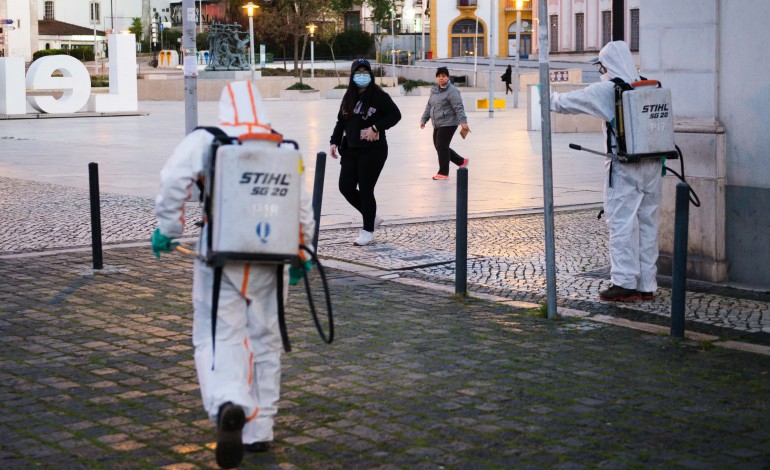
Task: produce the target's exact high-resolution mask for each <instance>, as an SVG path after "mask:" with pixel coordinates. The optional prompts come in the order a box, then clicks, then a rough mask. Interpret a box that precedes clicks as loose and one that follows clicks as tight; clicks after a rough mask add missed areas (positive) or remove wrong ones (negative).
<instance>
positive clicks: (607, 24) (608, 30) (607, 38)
mask: <svg viewBox="0 0 770 470" xmlns="http://www.w3.org/2000/svg"><path fill="white" fill-rule="evenodd" d="M611 41H612V12H611V11H603V12H602V46H604V45H605V44H607V43H608V42H611Z"/></svg>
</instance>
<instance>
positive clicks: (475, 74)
mask: <svg viewBox="0 0 770 470" xmlns="http://www.w3.org/2000/svg"><path fill="white" fill-rule="evenodd" d="M477 8H478V7H477ZM473 16H475V17H476V34H474V35H473V86H474V87H476V86H478V82H477V80H478V78H479V71H478V62H479V60H478V59H479V15H477V14H476V11H475V10H474V11H473Z"/></svg>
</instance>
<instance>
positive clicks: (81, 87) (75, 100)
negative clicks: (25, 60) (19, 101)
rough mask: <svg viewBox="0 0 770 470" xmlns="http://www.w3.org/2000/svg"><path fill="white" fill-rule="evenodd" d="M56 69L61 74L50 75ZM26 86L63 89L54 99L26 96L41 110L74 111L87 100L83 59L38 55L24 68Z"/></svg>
mask: <svg viewBox="0 0 770 470" xmlns="http://www.w3.org/2000/svg"><path fill="white" fill-rule="evenodd" d="M57 70H59V71H61V74H62V75H63V76H62V77H52V75H53V73H54V72H56V71H57ZM27 88H31V89H33V90H64V94H63V95H62V97H61V98H59V99H58V100H57V99H56V98H54V97H53V96H30V97H29V104H30V105H32V107H33V108H35V109H37V110H38V111H40V112H41V113H76V112H78V111H80V109H81V108H82V107H83V106H85V105H86V103H88V97H89V95H90V94H91V78H90V77H89V76H88V71H87V70H86V68H85V67H84V66H83V63H82V62H80V61H79V60H77V59H76V58H74V57H70V56H68V55H52V56H48V57H41V58H39V59H37V60H36V61H34V62H32V65H30V66H29V70H28V71H27Z"/></svg>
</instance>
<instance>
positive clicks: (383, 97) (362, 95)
mask: <svg viewBox="0 0 770 470" xmlns="http://www.w3.org/2000/svg"><path fill="white" fill-rule="evenodd" d="M400 120H401V111H400V110H399V109H398V106H396V103H394V102H393V99H392V98H391V97H390V95H388V94H387V93H385V91H383V89H382V88H380V87H379V86H378V85H377V84H376V83H374V74H373V73H372V66H371V65H370V64H369V61H368V60H366V59H357V60H354V61H353V65H352V67H351V73H350V82H349V83H348V89H347V91H346V92H345V96H343V97H342V103H341V104H340V110H339V112H338V113H337V124H336V125H335V126H334V131H333V132H332V136H331V139H330V141H329V143H330V147H329V154H330V155H331V156H332V158H337V155H340V156H341V157H342V158H341V160H340V165H341V166H342V168H341V169H340V180H339V188H340V193H342V195H343V196H344V197H345V199H346V200H347V201H348V202H349V203H350V205H351V206H353V207H355V208H356V210H358V212H360V213H361V216H362V218H363V228H362V229H361V231H360V233H359V235H358V238H356V240H355V241H354V242H353V244H354V245H356V246H364V245H369V244H370V243H372V242H373V241H374V230H375V229H376V228H377V227H379V226H380V224H382V222H383V219H382V218H381V217H378V216H377V200H376V199H375V198H374V186H375V185H376V184H377V180H378V179H379V177H380V173H381V172H382V169H383V167H385V160H387V158H388V141H387V139H386V138H385V130H386V129H390V128H391V127H393V126H395V125H396V124H397V123H398V121H400Z"/></svg>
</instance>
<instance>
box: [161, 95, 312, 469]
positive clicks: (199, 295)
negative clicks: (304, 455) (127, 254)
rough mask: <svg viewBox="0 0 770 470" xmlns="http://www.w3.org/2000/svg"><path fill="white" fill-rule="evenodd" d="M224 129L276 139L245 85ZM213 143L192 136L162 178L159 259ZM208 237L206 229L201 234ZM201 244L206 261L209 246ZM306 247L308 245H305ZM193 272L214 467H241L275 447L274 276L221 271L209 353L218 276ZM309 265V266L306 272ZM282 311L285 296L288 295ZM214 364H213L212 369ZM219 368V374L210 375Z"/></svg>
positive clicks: (305, 225)
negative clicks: (247, 454) (213, 427)
mask: <svg viewBox="0 0 770 470" xmlns="http://www.w3.org/2000/svg"><path fill="white" fill-rule="evenodd" d="M219 121H220V123H219V127H220V129H222V130H223V131H224V132H225V133H227V134H228V135H229V136H233V137H237V136H241V135H244V134H256V133H266V134H270V133H271V128H270V120H269V117H268V115H267V113H266V111H265V108H264V105H263V103H262V99H261V97H260V95H259V92H258V90H257V89H256V88H255V87H254V86H253V85H252V84H251V83H250V82H247V81H240V82H232V83H230V84H229V85H227V86H226V87H225V88H224V90H223V91H222V95H221V98H220V101H219ZM213 140H214V136H213V135H212V134H211V133H210V132H208V131H206V130H203V129H198V130H195V131H193V132H191V133H190V134H188V135H187V136H186V137H185V138H184V140H182V142H181V143H180V144H179V145H178V146H177V147H176V149H175V150H174V153H173V154H172V155H171V157H170V158H169V160H168V161H167V162H166V164H165V166H164V167H163V169H162V171H161V193H160V195H159V196H158V197H157V201H156V202H157V206H156V216H157V220H158V228H157V229H156V230H155V233H154V234H153V237H152V248H153V251H154V252H155V254H156V256H157V257H159V256H160V252H161V251H171V249H172V248H173V246H174V245H175V243H172V239H174V238H177V237H180V236H181V235H182V232H183V229H184V224H185V211H184V204H185V202H186V201H189V200H190V198H191V194H192V193H191V189H192V187H193V185H194V184H195V183H196V181H199V180H200V179H201V178H203V176H204V160H205V158H206V156H207V154H208V152H209V149H210V145H211V143H212V141H213ZM301 184H302V185H303V187H302V189H301V194H302V196H301V201H302V202H301V209H300V220H299V227H298V230H300V240H301V242H302V244H304V245H307V246H310V245H312V243H310V242H309V241H310V240H312V239H313V230H314V225H315V223H314V219H313V209H312V203H311V200H310V197H309V196H308V194H307V192H306V191H305V189H304V181H302V183H301ZM201 233H202V234H203V235H205V233H206V227H204V228H203V229H202V230H201ZM203 238H204V236H202V237H201V240H199V241H198V251H199V252H201V253H203V250H205V247H206V243H205V240H203ZM303 240H307V242H305V241H303ZM194 263H195V264H194V270H193V306H194V320H193V344H194V346H195V365H196V368H197V372H198V380H199V383H200V388H201V396H202V399H203V406H204V408H205V410H206V412H208V414H209V417H210V418H211V419H212V420H213V421H214V422H216V423H217V432H218V437H217V449H216V457H217V463H218V464H219V465H220V466H222V467H225V468H231V467H235V466H237V465H238V464H239V463H240V462H241V460H242V458H243V452H244V450H246V451H255V452H261V451H266V450H267V449H268V448H269V443H270V442H271V441H272V440H273V417H274V416H275V414H276V411H277V407H276V402H277V401H278V399H279V391H280V381H281V348H282V343H281V337H280V332H279V326H278V316H277V315H278V314H277V312H278V304H277V298H276V288H277V285H276V282H277V279H276V268H275V266H274V265H260V264H255V263H250V262H235V261H230V262H227V263H226V264H225V266H224V269H223V274H222V284H221V290H220V293H219V305H218V309H217V312H218V316H217V322H216V345H215V351H212V338H211V311H212V305H211V304H212V289H213V277H214V275H213V268H212V267H210V266H208V265H207V264H206V263H204V262H203V261H202V260H200V259H196V260H195V262H194ZM307 263H309V261H308V262H306V264H307ZM288 271H292V272H291V276H292V282H293V283H296V281H298V280H299V277H301V274H302V273H304V271H301V270H300V271H299V274H298V273H297V270H296V269H294V268H291V269H289V270H285V271H284V273H285V274H284V284H283V285H284V286H286V285H287V281H288V280H289V279H288V278H289V276H288ZM283 296H284V303H285V301H286V297H287V290H284V292H283ZM214 361H215V362H216V363H215V364H213V362H214ZM212 366H214V367H212Z"/></svg>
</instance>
